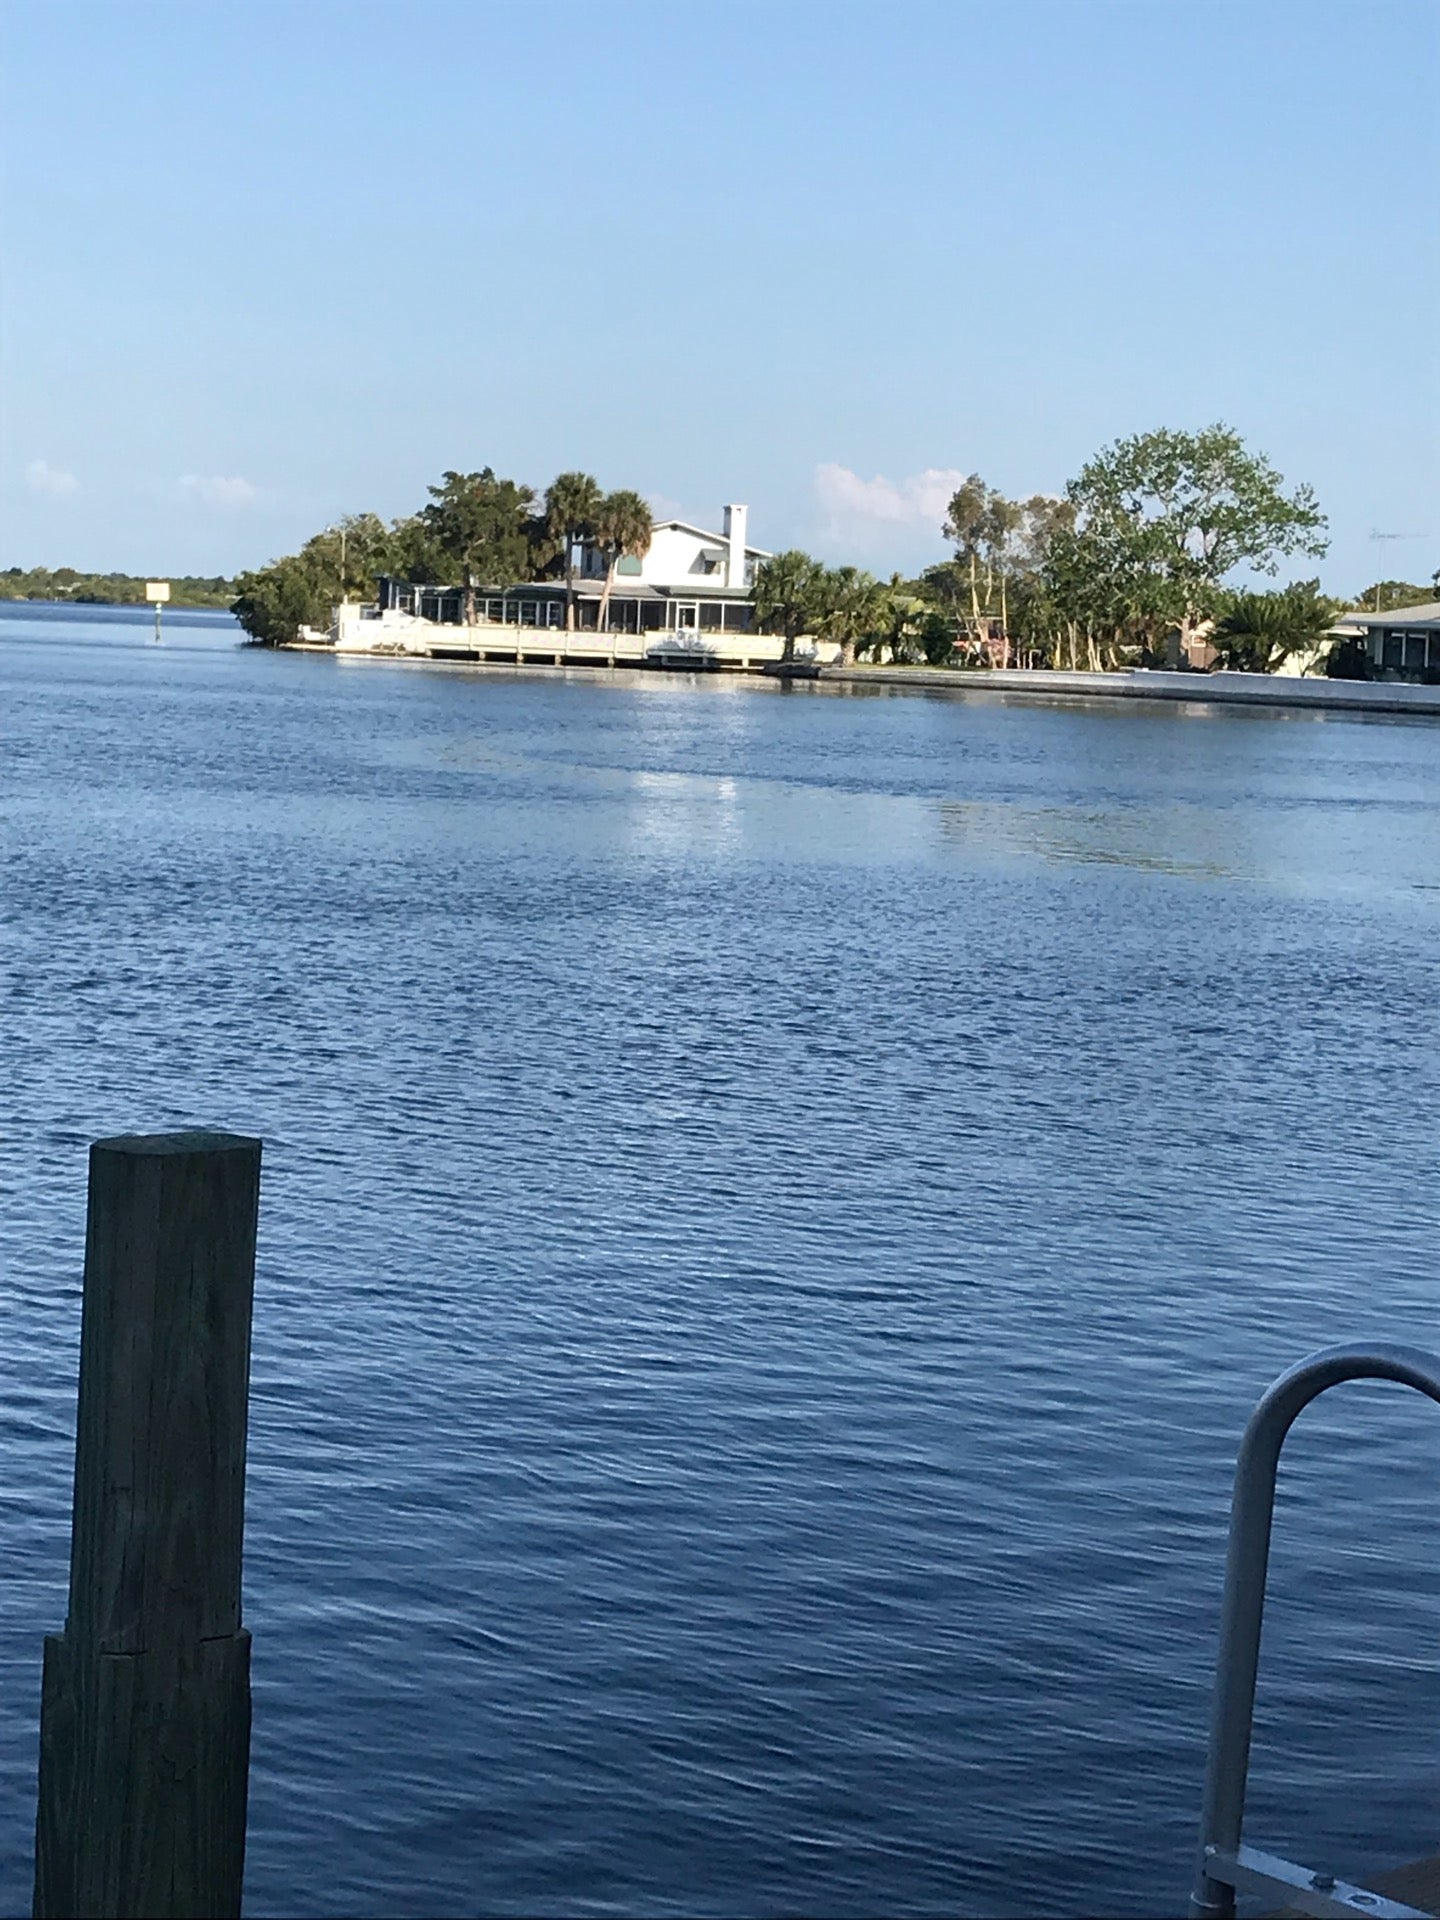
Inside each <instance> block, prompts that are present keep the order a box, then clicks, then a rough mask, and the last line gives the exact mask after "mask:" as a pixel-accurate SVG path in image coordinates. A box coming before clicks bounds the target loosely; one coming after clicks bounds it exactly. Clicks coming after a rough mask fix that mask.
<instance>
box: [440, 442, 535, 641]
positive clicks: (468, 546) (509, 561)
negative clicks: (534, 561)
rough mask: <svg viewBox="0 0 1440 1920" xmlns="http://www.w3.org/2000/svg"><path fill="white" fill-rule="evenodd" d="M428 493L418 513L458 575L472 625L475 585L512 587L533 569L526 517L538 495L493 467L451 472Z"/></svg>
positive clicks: (467, 619)
mask: <svg viewBox="0 0 1440 1920" xmlns="http://www.w3.org/2000/svg"><path fill="white" fill-rule="evenodd" d="M428 492H429V494H430V504H429V505H428V506H426V507H424V508H422V509H421V513H420V518H421V520H422V521H423V522H424V523H425V525H426V526H427V527H428V529H429V530H430V532H431V533H432V535H433V536H434V538H435V541H436V543H437V545H438V546H439V548H440V550H441V551H442V553H444V554H445V556H446V557H447V559H448V560H449V561H450V562H451V563H452V564H453V566H454V567H455V569H456V571H457V572H458V574H459V576H460V582H461V584H462V585H463V587H464V589H465V619H466V622H467V624H468V625H471V626H473V625H474V623H475V618H476V614H475V590H476V588H477V587H480V586H486V587H499V588H502V589H503V588H505V587H512V586H514V585H515V583H516V582H517V581H519V580H523V579H524V578H525V577H526V574H527V573H528V572H529V561H530V543H529V540H528V538H527V529H526V521H527V516H528V515H529V512H530V509H531V507H532V505H533V504H534V499H535V495H534V493H533V491H532V489H531V488H529V487H526V486H521V485H520V483H519V482H518V481H515V480H502V479H500V478H499V477H498V476H497V475H496V473H495V471H494V469H493V468H492V467H482V468H481V470H480V471H479V472H478V473H456V472H454V471H447V472H446V473H444V474H443V475H442V476H441V481H440V485H439V486H438V487H430V488H429V489H428Z"/></svg>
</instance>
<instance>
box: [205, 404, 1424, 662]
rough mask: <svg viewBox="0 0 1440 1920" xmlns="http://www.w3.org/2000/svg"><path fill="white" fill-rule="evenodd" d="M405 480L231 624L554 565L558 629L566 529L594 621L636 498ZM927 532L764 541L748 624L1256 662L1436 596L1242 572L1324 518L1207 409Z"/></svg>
mask: <svg viewBox="0 0 1440 1920" xmlns="http://www.w3.org/2000/svg"><path fill="white" fill-rule="evenodd" d="M427 492H428V494H429V499H428V500H427V502H426V504H425V505H424V506H423V507H422V508H421V509H420V510H419V511H418V512H417V513H414V514H410V515H406V516H403V517H401V518H400V519H396V520H391V521H388V522H387V521H385V520H382V519H381V518H380V516H379V515H378V514H373V513H359V514H350V515H347V516H346V517H345V518H344V519H342V520H341V521H339V522H338V523H337V524H336V525H334V526H332V527H327V528H326V529H325V530H324V531H323V532H321V533H317V534H316V535H315V536H314V537H313V538H312V539H310V540H308V541H307V542H306V543H305V545H304V546H303V547H302V548H301V549H300V551H299V552H298V553H296V554H291V555H287V556H286V557H284V558H283V559H280V560H277V561H274V562H272V563H271V564H270V565H269V566H267V567H262V568H259V569H257V570H256V571H254V572H250V573H246V574H242V575H241V576H240V578H239V580H238V581H237V583H236V587H237V592H236V595H235V598H234V602H233V606H234V611H235V613H236V615H237V616H238V617H239V619H240V621H241V624H242V625H243V626H244V627H245V629H246V631H247V632H248V633H250V634H251V636H252V637H253V638H255V639H257V640H261V641H265V642H269V643H275V642H278V641H283V640H287V639H293V637H294V635H295V633H296V630H297V629H298V628H299V627H301V626H320V625H323V624H325V622H326V621H327V620H328V617H329V612H330V608H331V606H332V605H333V604H334V602H335V601H336V600H337V599H340V598H344V597H349V596H355V595H358V596H361V597H366V598H368V597H370V596H371V595H372V594H373V591H374V584H375V581H376V578H377V576H379V575H380V574H390V575H392V576H394V577H395V578H398V579H402V580H408V581H412V582H415V583H418V584H436V585H445V586H458V587H460V588H461V589H463V592H464V604H465V617H466V619H467V620H470V621H473V620H474V619H475V617H476V596H477V593H478V591H479V590H480V589H481V588H485V589H489V590H491V591H495V590H497V589H498V590H501V591H503V590H504V589H505V588H507V587H510V586H514V585H517V584H518V583H519V582H521V581H525V580H544V579H552V580H563V581H564V582H565V586H566V625H567V627H573V625H574V620H575V572H574V563H575V556H576V552H577V550H578V549H579V548H580V546H581V544H582V543H589V544H590V545H591V547H592V548H594V549H595V550H598V551H599V553H600V554H601V555H602V556H603V558H604V560H605V563H606V573H605V581H604V586H603V589H602V595H601V605H600V612H599V618H600V624H601V625H602V626H603V625H604V624H605V623H606V616H607V612H608V607H609V602H610V596H611V593H612V590H613V587H614V583H615V575H616V570H617V568H618V565H619V562H620V560H621V559H622V558H623V557H625V556H626V555H635V556H637V557H638V556H642V555H643V554H644V553H645V552H646V550H647V549H648V547H649V543H650V532H651V517H650V509H649V507H648V506H647V504H646V502H645V500H644V499H643V498H642V496H641V495H640V494H639V493H638V492H636V491H634V490H633V489H629V488H621V489H619V490H617V491H615V492H606V491H605V490H604V489H603V488H602V487H601V486H600V485H599V483H598V482H597V481H596V480H595V479H594V478H593V477H592V476H591V475H589V474H587V473H581V472H569V473H562V474H560V475H558V476H557V477H556V479H554V480H553V481H552V482H551V483H550V485H549V486H548V487H546V488H545V489H544V491H543V492H541V491H539V490H537V489H535V488H532V487H529V486H526V485H524V484H522V483H520V482H518V481H515V480H509V479H504V478H502V477H500V476H499V475H497V474H496V473H495V472H494V470H493V469H492V468H490V467H484V468H482V469H480V470H479V471H478V472H471V473H462V472H457V471H447V472H446V473H445V474H444V475H443V476H442V478H441V481H440V483H439V485H438V486H433V487H430V488H428V489H427ZM938 531H939V532H940V533H941V534H942V535H943V537H944V539H945V540H946V541H947V542H948V543H949V545H950V549H951V552H950V557H949V558H947V559H944V560H940V561H937V562H936V563H935V564H934V565H933V566H930V567H927V568H926V569H924V571H923V572H922V573H921V574H920V575H919V576H918V577H916V578H914V579H905V578H902V577H901V576H900V575H898V574H897V575H892V576H891V578H890V579H889V580H887V581H881V580H879V579H877V578H876V577H875V576H874V575H873V574H871V573H868V572H866V571H865V570H864V569H863V568H860V567H854V566H837V567H827V566H825V565H823V564H822V563H821V562H820V561H818V560H816V559H815V558H814V557H813V556H811V555H810V554H807V553H804V552H802V551H800V550H799V549H796V548H792V549H790V550H788V551H786V552H783V553H779V554H776V555H774V556H773V557H772V558H771V559H769V560H767V561H765V562H763V563H762V565H761V566H760V568H759V569H758V572H757V577H756V583H755V592H754V608H755V619H756V624H757V626H758V627H759V628H760V629H761V630H762V631H765V632H769V633H775V634H779V635H780V636H782V639H783V643H784V644H783V651H784V653H785V655H786V656H787V657H791V656H793V655H794V653H795V651H796V648H797V646H798V644H799V642H800V640H801V639H802V637H803V638H818V639H821V640H827V641H831V642H834V643H836V644H837V645H838V646H839V648H840V653H841V658H842V660H843V661H845V662H847V663H853V662H854V661H855V660H857V659H861V658H868V659H871V660H876V661H879V660H888V661H901V662H907V661H913V662H917V663H918V662H928V663H931V664H937V665H940V664H943V665H951V666H955V665H959V666H977V667H979V666H984V667H990V666H997V665H998V666H1010V665H1024V666H1049V667H1059V668H1075V669H1080V668H1087V669H1092V670H1094V669H1101V668H1114V667H1120V666H1157V665H1161V664H1164V663H1165V662H1166V660H1167V659H1169V658H1173V657H1174V652H1175V645H1176V643H1177V642H1178V643H1179V645H1180V647H1181V648H1182V649H1184V648H1185V647H1186V646H1187V643H1198V649H1197V647H1194V646H1192V647H1191V648H1190V653H1191V655H1192V657H1193V656H1194V654H1195V653H1196V652H1197V650H1199V651H1201V652H1202V654H1203V657H1207V658H1213V660H1214V662H1215V664H1218V665H1222V666H1229V667H1239V668H1245V669H1248V670H1250V671H1257V672H1272V671H1274V670H1275V668H1277V667H1278V666H1280V665H1282V664H1283V663H1284V662H1285V661H1286V660H1287V659H1289V658H1291V657H1292V656H1293V655H1296V654H1303V653H1306V652H1309V651H1314V650H1316V649H1318V648H1320V647H1321V646H1323V644H1324V643H1325V641H1326V638H1327V635H1328V631H1329V629H1330V627H1331V626H1332V625H1333V624H1334V621H1335V618H1336V616H1337V614H1338V613H1340V612H1341V611H1342V610H1343V609H1344V607H1345V606H1347V605H1348V606H1365V607H1369V606H1371V604H1372V602H1373V606H1374V608H1375V610H1383V609H1384V608H1386V607H1392V606H1400V605H1405V604H1410V603H1413V602H1415V601H1417V600H1423V599H1425V598H1427V597H1429V595H1430V594H1431V593H1433V592H1435V591H1437V590H1440V589H1437V588H1434V587H1432V588H1429V589H1426V588H1422V587H1416V586H1412V585H1410V584H1409V583H1406V582H1403V581H1382V582H1378V583H1376V584H1375V585H1374V586H1373V587H1369V588H1366V589H1365V590H1364V592H1363V593H1361V594H1357V595H1356V596H1355V597H1354V599H1352V600H1350V601H1348V602H1346V601H1341V600H1336V599H1331V598H1330V597H1328V596H1327V595H1325V594H1323V593H1322V592H1321V591H1320V587H1319V582H1318V580H1316V579H1313V578H1312V579H1303V578H1302V579H1295V580H1291V581H1290V582H1289V583H1288V584H1286V585H1284V586H1276V587H1274V588H1264V587H1262V586H1257V585H1255V584H1254V576H1257V575H1258V576H1260V577H1261V579H1262V580H1263V578H1264V577H1265V576H1270V577H1274V576H1276V575H1277V574H1278V573H1279V570H1280V563H1281V561H1282V560H1286V559H1290V558H1292V557H1304V558H1310V559H1315V558H1318V557H1320V556H1321V555H1323V554H1324V553H1325V551H1326V549H1327V546H1328V540H1327V533H1326V520H1325V516H1324V515H1323V514H1322V513H1321V511H1320V509H1319V506H1318V503H1317V501H1316V499H1315V495H1314V491H1313V489H1312V488H1310V487H1309V486H1305V485H1301V486H1297V487H1293V488H1287V486H1286V483H1285V481H1284V480H1283V478H1282V476H1281V475H1280V474H1279V473H1278V472H1277V471H1276V470H1275V468H1274V466H1273V465H1272V464H1271V463H1270V461H1269V460H1268V459H1267V458H1266V457H1265V456H1264V455H1263V454H1259V453H1255V452H1252V451H1251V450H1250V449H1248V448H1247V447H1246V446H1245V444H1244V443H1243V441H1242V440H1241V438H1240V436H1239V435H1238V434H1236V433H1235V432H1233V431H1232V430H1231V429H1230V428H1229V427H1227V426H1225V425H1223V424H1216V425H1214V426H1211V427H1206V428H1204V429H1202V430H1201V431H1199V432H1194V433H1187V432H1177V431H1172V430H1165V429H1162V430H1160V431H1157V432H1153V433H1144V434H1136V435H1133V436H1131V437H1130V438H1128V439H1122V440H1118V441H1116V442H1115V443H1114V444H1112V445H1111V446H1108V447H1106V448H1104V449H1102V450H1101V452H1099V453H1098V454H1096V455H1095V456H1094V458H1093V459H1091V460H1089V461H1087V462H1086V463H1085V465H1084V466H1083V467H1082V468H1081V470H1080V472H1079V473H1078V474H1077V475H1076V477H1075V478H1074V479H1073V480H1072V481H1070V482H1069V484H1068V485H1067V486H1066V488H1065V490H1064V492H1063V493H1062V494H1059V495H1048V494H1032V495H1031V496H1030V497H1029V498H1027V499H1018V500H1017V499H1010V498H1008V497H1007V496H1006V495H1005V494H1003V493H1002V492H1001V491H1000V490H999V489H997V488H994V487H991V486H989V485H987V484H986V482H985V481H984V480H983V479H982V478H981V476H980V475H979V474H971V475H970V476H969V478H968V479H966V480H965V481H964V482H963V484H962V485H961V486H960V487H958V488H957V489H956V491H955V493H954V495H953V496H952V498H951V500H950V502H949V505H948V508H947V510H946V514H945V518H944V522H943V525H942V526H941V527H940V528H939V529H938ZM1237 575H1239V576H1241V577H1242V582H1243V584H1237V583H1236V576H1237ZM1244 576H1250V578H1249V579H1248V580H1245V579H1244ZM1332 670H1338V671H1342V672H1345V671H1348V672H1355V673H1361V672H1363V671H1365V663H1364V660H1363V658H1362V657H1361V653H1360V651H1359V650H1353V649H1352V650H1351V651H1350V653H1349V654H1346V653H1344V652H1341V653H1339V654H1337V655H1336V659H1335V661H1334V662H1333V663H1332Z"/></svg>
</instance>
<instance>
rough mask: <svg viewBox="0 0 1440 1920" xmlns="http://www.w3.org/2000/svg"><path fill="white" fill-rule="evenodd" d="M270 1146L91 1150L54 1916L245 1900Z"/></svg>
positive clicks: (204, 1908)
mask: <svg viewBox="0 0 1440 1920" xmlns="http://www.w3.org/2000/svg"><path fill="white" fill-rule="evenodd" d="M259 1192H260V1142H259V1141H258V1140H246V1139H241V1138H239V1137H238V1136H236V1135H234V1134H225V1133H176V1134H154V1135H134V1136H127V1137H122V1138H119V1139H114V1140H100V1141H97V1142H96V1144H95V1145H94V1146H92V1147H91V1149H90V1201H89V1214H88V1219H87V1222H86V1230H85V1301H84V1309H83V1314H82V1319H81V1332H80V1404H79V1414H78V1419H77V1423H76V1442H75V1511H74V1519H73V1533H72V1536H71V1548H70V1607H69V1615H68V1618H67V1620H66V1623H65V1632H64V1634H63V1635H60V1636H58V1637H56V1636H53V1635H52V1636H47V1638H46V1641H45V1677H44V1683H43V1688H42V1695H41V1708H40V1800H39V1814H38V1819H37V1822H36V1837H35V1914H36V1916H37V1920H60V1916H71V1917H72V1920H73V1917H74V1916H92V1915H93V1916H105V1917H106V1920H109V1916H122V1915H124V1916H130V1915H134V1916H140V1915H155V1916H166V1920H198V1917H199V1916H222V1915H232V1916H233V1915H237V1914H238V1913H239V1911H240V1882H241V1875H242V1872H243V1868H244V1862H245V1797H246V1788H247V1782H248V1774H249V1764H250V1636H249V1634H248V1633H246V1632H245V1630H244V1628H243V1627H242V1626H241V1624H240V1555H241V1541H242V1532H243V1526H244V1515H245V1420H246V1410H247V1403H248V1398H249V1384H250V1307H251V1297H252V1293H253V1288H254V1277H255V1228H256V1216H257V1210H258V1205H259Z"/></svg>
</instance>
